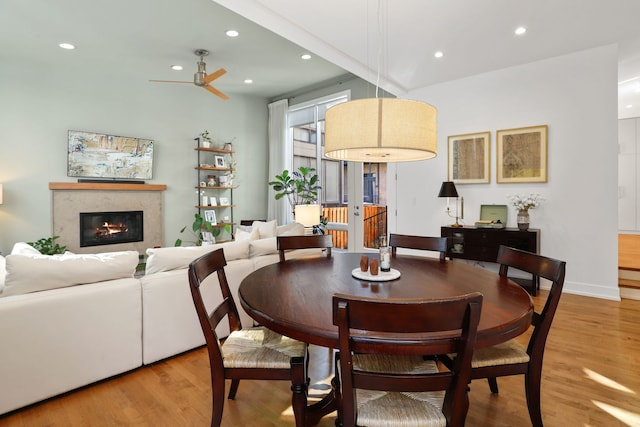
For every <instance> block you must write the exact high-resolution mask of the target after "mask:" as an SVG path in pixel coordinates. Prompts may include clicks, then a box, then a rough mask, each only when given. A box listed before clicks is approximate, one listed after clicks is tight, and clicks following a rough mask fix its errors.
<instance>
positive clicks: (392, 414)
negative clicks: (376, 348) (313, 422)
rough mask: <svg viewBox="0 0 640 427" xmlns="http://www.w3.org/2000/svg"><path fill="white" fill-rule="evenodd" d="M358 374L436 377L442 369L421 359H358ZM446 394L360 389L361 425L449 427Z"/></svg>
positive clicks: (369, 355)
mask: <svg viewBox="0 0 640 427" xmlns="http://www.w3.org/2000/svg"><path fill="white" fill-rule="evenodd" d="M353 366H354V370H364V371H370V372H391V373H395V374H401V373H412V374H417V373H435V372H438V366H437V364H436V363H435V362H434V361H433V360H423V358H422V357H420V356H416V357H414V356H389V355H371V354H367V355H354V357H353ZM444 395H445V392H444V391H434V392H387V391H376V390H360V389H356V400H357V402H358V425H362V426H368V427H375V426H384V427H388V426H392V427H393V426H398V427H400V426H401V427H431V426H446V425H447V420H446V418H445V417H444V414H443V413H442V404H443V401H444Z"/></svg>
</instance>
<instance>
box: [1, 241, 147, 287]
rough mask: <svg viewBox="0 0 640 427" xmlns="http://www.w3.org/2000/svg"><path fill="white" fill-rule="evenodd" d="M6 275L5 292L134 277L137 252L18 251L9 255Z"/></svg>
mask: <svg viewBox="0 0 640 427" xmlns="http://www.w3.org/2000/svg"><path fill="white" fill-rule="evenodd" d="M6 264H7V265H6V268H7V276H6V280H5V288H4V291H3V292H2V296H3V297H5V296H8V295H18V294H26V293H29V292H37V291H44V290H48V289H56V288H64V287H67V286H74V285H80V284H85V283H95V282H102V281H107V280H114V279H124V278H131V277H133V274H134V273H135V270H136V265H138V252H136V251H121V252H107V253H101V254H71V253H66V254H63V255H41V254H40V255H19V254H11V255H8V256H7V259H6Z"/></svg>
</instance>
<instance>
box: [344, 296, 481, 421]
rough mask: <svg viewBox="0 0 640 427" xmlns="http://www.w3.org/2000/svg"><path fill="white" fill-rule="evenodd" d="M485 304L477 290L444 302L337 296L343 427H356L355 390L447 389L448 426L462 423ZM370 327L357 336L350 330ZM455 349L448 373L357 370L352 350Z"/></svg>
mask: <svg viewBox="0 0 640 427" xmlns="http://www.w3.org/2000/svg"><path fill="white" fill-rule="evenodd" d="M481 308H482V294H480V293H478V292H475V293H472V294H468V295H463V296H460V297H455V298H450V299H441V300H416V299H412V300H390V299H371V298H359V297H355V296H351V295H334V297H333V323H334V325H337V326H338V330H339V347H338V349H339V367H340V372H341V378H340V381H341V385H342V388H341V390H342V392H341V394H342V396H341V408H342V412H343V422H344V426H352V425H355V422H356V418H357V413H356V408H357V401H356V393H355V389H356V388H360V389H369V390H385V391H408V392H418V391H436V390H446V394H445V399H444V406H443V413H444V415H445V417H446V419H447V421H448V425H449V426H462V425H464V420H465V418H466V413H467V409H468V406H469V402H468V396H467V385H468V384H469V382H470V375H471V358H472V355H473V347H474V345H475V342H476V333H477V327H478V322H479V320H480V311H481ZM354 329H357V330H358V331H359V334H360V335H359V336H360V337H362V331H369V332H370V333H368V334H367V336H366V338H356V337H354V336H353V335H352V334H351V331H352V330H354ZM442 332H446V334H442V335H443V336H442V335H441V338H436V339H433V338H432V339H428V340H426V339H425V340H417V339H415V335H413V336H412V334H414V333H442ZM451 352H453V353H457V357H456V359H455V361H454V364H453V367H452V369H451V370H450V371H445V372H438V373H428V374H426V373H420V374H407V373H403V374H393V373H386V372H371V371H358V370H354V369H353V360H352V357H353V354H354V353H358V354H368V353H369V354H371V353H373V354H391V355H419V356H423V357H425V356H430V355H440V354H446V353H451Z"/></svg>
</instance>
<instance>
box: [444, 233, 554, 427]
mask: <svg viewBox="0 0 640 427" xmlns="http://www.w3.org/2000/svg"><path fill="white" fill-rule="evenodd" d="M497 262H498V264H500V271H499V274H500V276H504V277H506V276H507V272H508V271H509V268H515V269H518V270H522V271H526V272H528V273H531V274H534V275H536V276H538V277H543V278H545V279H548V280H550V281H551V289H550V290H549V295H548V296H547V300H546V302H545V304H544V307H543V309H542V311H541V312H539V313H538V312H534V313H533V317H532V319H531V325H532V326H533V328H534V329H533V331H532V333H531V337H530V338H529V344H528V346H527V348H526V349H525V348H524V347H523V346H522V345H520V344H519V343H517V342H516V341H515V340H510V341H507V342H505V343H502V344H497V345H494V346H492V347H488V348H482V349H479V350H476V351H475V352H474V354H473V360H472V362H471V366H472V370H471V379H472V380H474V379H481V378H487V380H488V381H489V388H490V389H491V392H492V393H498V381H497V379H496V378H497V377H502V376H507V375H520V374H524V379H525V380H524V383H525V394H526V397H527V408H528V410H529V417H530V418H531V424H532V425H533V426H534V427H541V426H542V425H543V424H542V413H541V410H540V380H541V376H542V358H543V356H544V349H545V343H546V341H547V336H548V335H549V329H550V328H551V323H552V322H553V317H554V315H555V312H556V309H557V308H558V302H559V301H560V295H562V286H563V285H564V275H565V269H566V263H565V262H564V261H559V260H556V259H552V258H548V257H545V256H541V255H537V254H534V253H531V252H526V251H523V250H520V249H514V248H510V247H507V246H504V245H502V246H500V248H499V250H498V258H497ZM441 360H442V362H443V363H444V364H445V365H447V366H451V361H452V359H451V355H447V356H444V357H443V358H442V359H441Z"/></svg>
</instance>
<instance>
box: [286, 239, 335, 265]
mask: <svg viewBox="0 0 640 427" xmlns="http://www.w3.org/2000/svg"><path fill="white" fill-rule="evenodd" d="M310 248H321V249H324V250H325V252H326V254H327V258H331V248H333V236H332V235H331V234H313V235H309V236H278V253H279V254H280V262H284V261H285V258H286V257H285V252H286V251H288V250H291V249H310Z"/></svg>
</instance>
